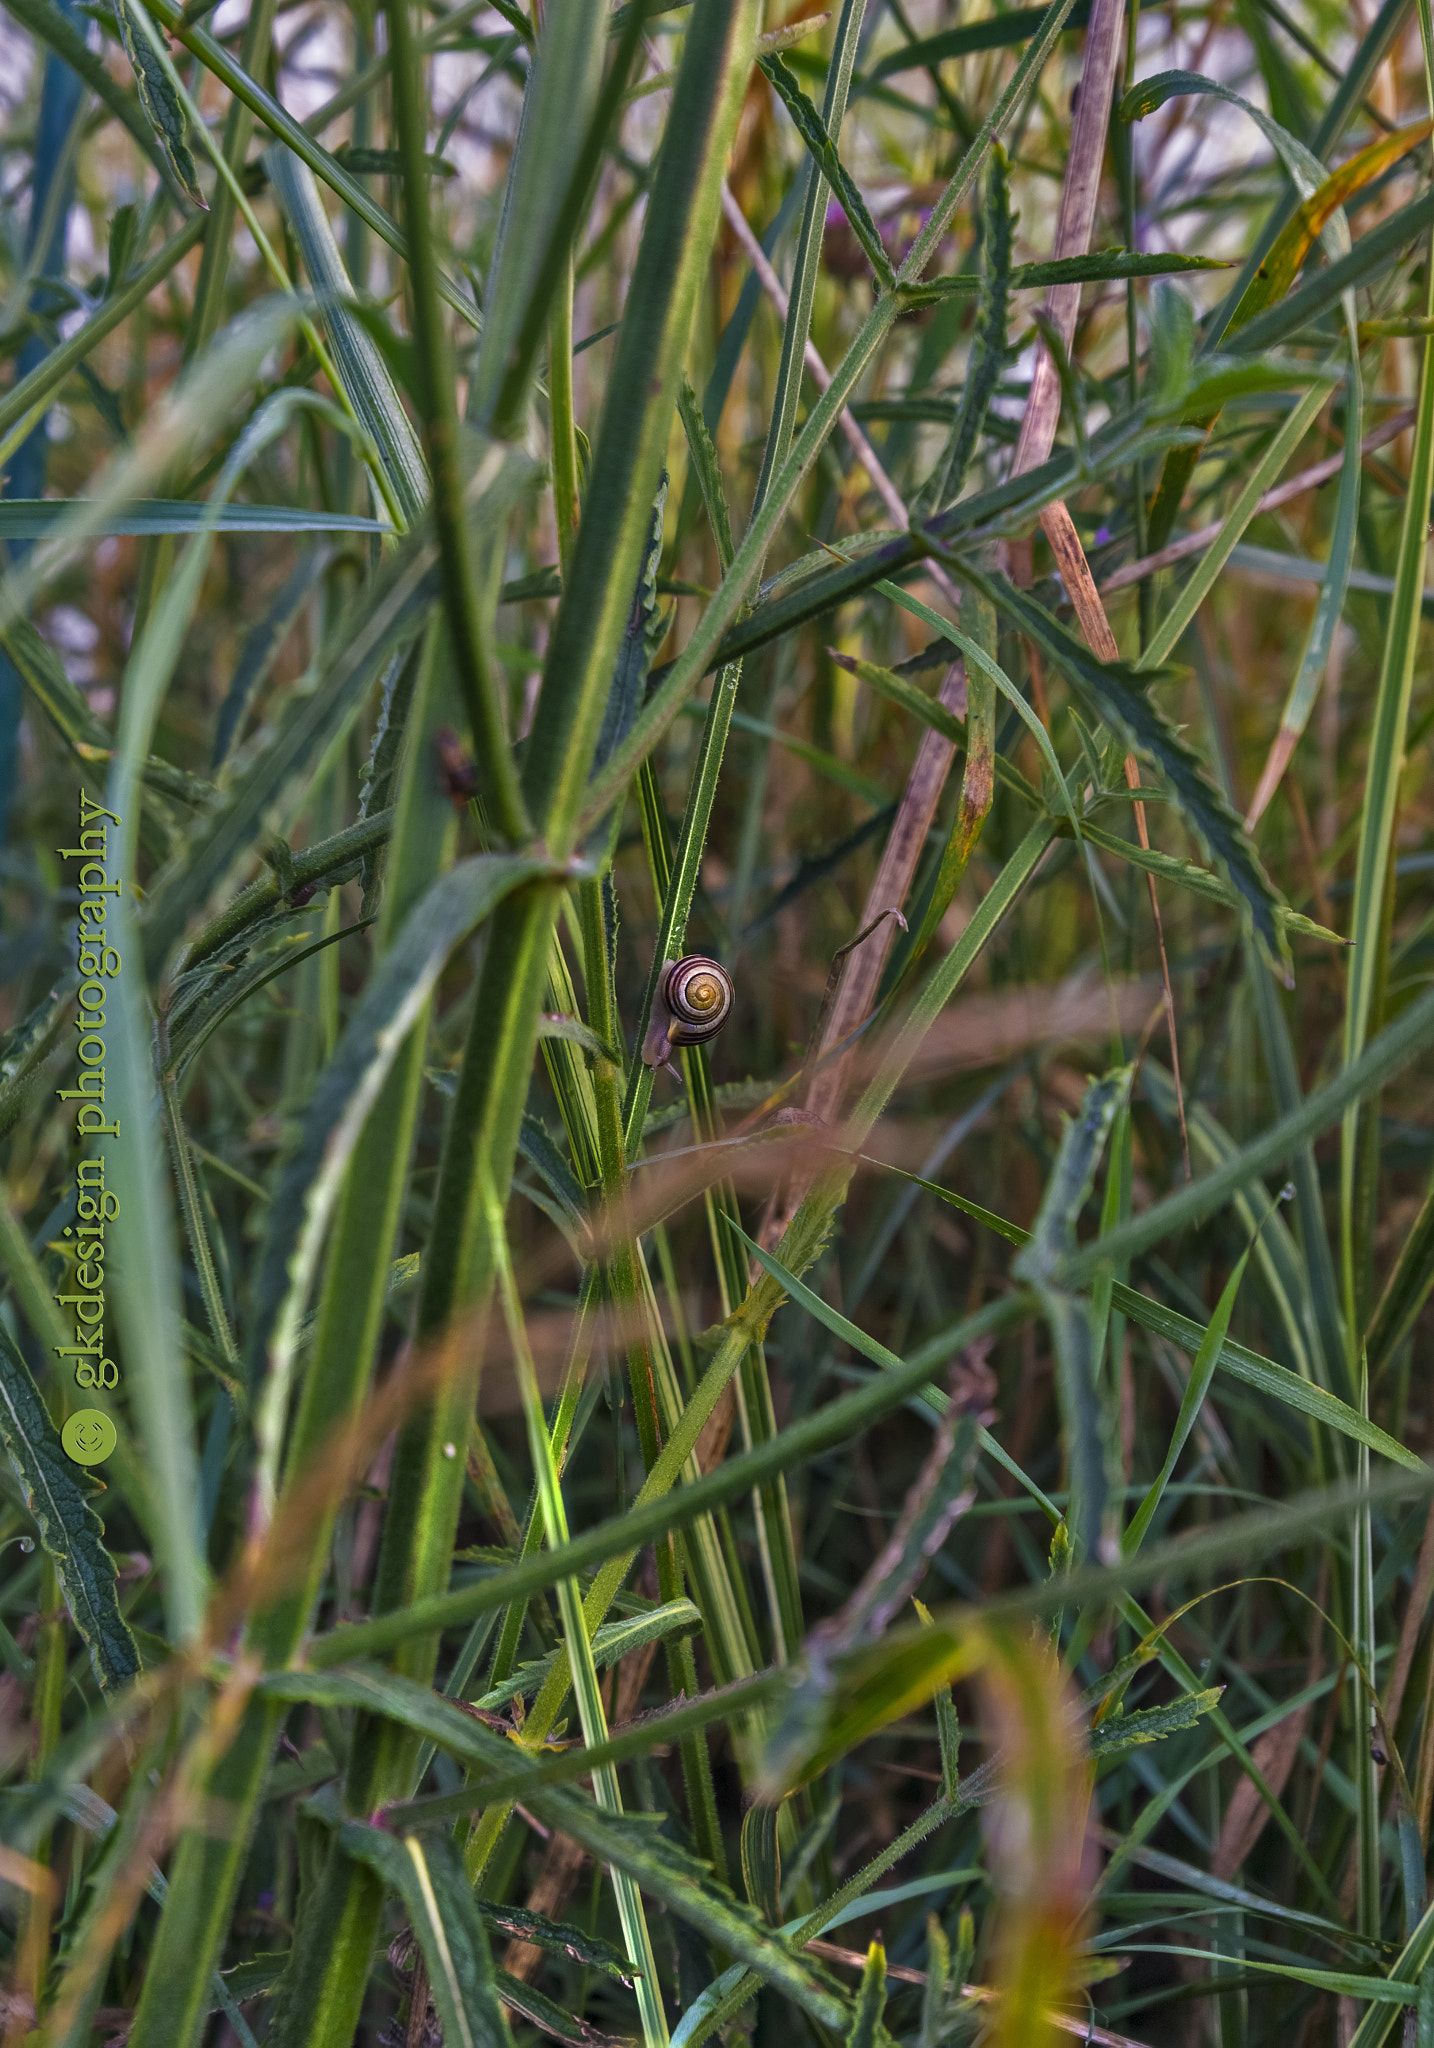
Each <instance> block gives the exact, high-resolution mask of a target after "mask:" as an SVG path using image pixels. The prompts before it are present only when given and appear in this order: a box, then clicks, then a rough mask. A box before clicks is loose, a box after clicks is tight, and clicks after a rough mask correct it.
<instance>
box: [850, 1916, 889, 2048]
mask: <svg viewBox="0 0 1434 2048" xmlns="http://www.w3.org/2000/svg"><path fill="white" fill-rule="evenodd" d="M885 2010H886V1950H885V1949H884V1948H883V1947H882V1945H881V1943H880V1941H874V1942H873V1943H872V1944H871V1947H870V1948H869V1949H868V1950H867V1952H866V1965H865V1967H864V1969H863V1970H862V1973H861V1989H860V1990H859V1991H858V1992H857V1995H856V2016H855V2017H854V2019H853V2020H852V2023H851V2028H850V2031H849V2032H848V2034H847V2037H846V2048H876V2043H877V2041H878V2040H879V2039H880V2038H881V2034H882V2025H881V2015H882V2013H883V2012H884V2011H885Z"/></svg>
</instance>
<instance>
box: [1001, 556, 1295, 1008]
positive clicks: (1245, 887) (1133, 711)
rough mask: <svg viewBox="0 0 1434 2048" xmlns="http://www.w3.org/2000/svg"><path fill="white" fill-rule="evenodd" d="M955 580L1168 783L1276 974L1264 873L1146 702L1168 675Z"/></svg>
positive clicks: (1270, 896) (1220, 801)
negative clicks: (1106, 657) (1109, 656)
mask: <svg viewBox="0 0 1434 2048" xmlns="http://www.w3.org/2000/svg"><path fill="white" fill-rule="evenodd" d="M961 574H962V577H963V578H964V579H965V580H966V581H968V582H969V583H971V584H972V585H973V586H974V587H975V588H976V589H977V590H979V591H981V592H982V593H983V595H985V596H987V597H989V598H990V599H991V601H992V603H993V604H995V605H997V606H999V608H1000V609H1001V610H1002V611H1004V612H1005V613H1006V615H1007V616H1008V617H1009V618H1012V619H1014V620H1015V622H1016V624H1017V625H1018V626H1019V627H1020V629H1021V631H1022V632H1023V633H1025V634H1026V635H1027V636H1028V637H1029V638H1030V639H1031V640H1032V641H1033V642H1034V643H1035V645H1036V646H1037V647H1039V649H1040V650H1041V652H1042V653H1043V654H1044V655H1045V657H1046V659H1047V660H1048V661H1049V662H1050V663H1051V664H1052V666H1053V667H1055V668H1057V669H1059V670H1060V672H1061V674H1062V675H1063V676H1064V677H1065V679H1066V681H1067V682H1068V683H1069V684H1070V685H1071V687H1072V688H1073V689H1074V690H1075V692H1076V694H1077V696H1078V697H1079V698H1080V699H1081V701H1082V703H1083V704H1084V705H1085V707H1086V708H1087V710H1088V712H1089V713H1090V715H1091V716H1092V717H1096V718H1100V719H1102V720H1104V722H1105V723H1106V724H1107V725H1109V726H1111V727H1112V728H1113V729H1114V730H1115V731H1116V732H1118V733H1119V734H1120V736H1121V738H1122V739H1123V740H1124V741H1125V742H1126V744H1127V746H1129V747H1131V748H1132V749H1133V750H1134V751H1136V752H1138V753H1141V754H1143V755H1144V756H1145V758H1146V759H1147V760H1149V761H1153V762H1154V763H1155V765H1156V767H1158V768H1159V769H1160V771H1161V773H1162V774H1163V775H1164V776H1165V778H1166V780H1167V781H1168V782H1169V783H1170V785H1171V788H1172V791H1173V792H1174V795H1175V799H1176V801H1177V802H1178V804H1179V806H1180V810H1181V814H1182V815H1183V817H1184V818H1185V821H1186V823H1187V824H1188V825H1189V826H1190V827H1191V829H1192V830H1193V831H1194V833H1195V834H1196V837H1197V838H1198V839H1199V840H1200V841H1201V843H1202V844H1203V845H1204V847H1205V849H1206V851H1207V852H1208V853H1209V854H1210V856H1211V857H1212V858H1213V859H1215V860H1217V861H1218V862H1219V863H1220V865H1221V866H1222V867H1223V868H1224V869H1225V871H1226V873H1227V874H1228V875H1229V878H1230V880H1231V881H1232V882H1233V884H1234V885H1235V888H1236V889H1237V890H1238V892H1239V895H1240V899H1241V902H1242V904H1243V906H1244V910H1245V912H1246V913H1247V914H1248V916H1249V919H1250V922H1251V924H1252V926H1253V928H1254V930H1255V932H1256V934H1257V936H1258V937H1259V939H1260V942H1261V944H1262V945H1263V946H1264V948H1265V950H1266V952H1267V953H1268V954H1269V956H1270V958H1271V960H1272V961H1274V962H1276V963H1277V964H1278V967H1279V970H1280V972H1281V973H1282V974H1284V975H1287V974H1288V959H1289V948H1288V945H1287V943H1286V940H1285V936H1284V932H1283V930H1282V928H1281V923H1280V918H1279V914H1278V913H1279V910H1280V908H1281V906H1282V899H1281V897H1280V895H1279V892H1278V891H1277V890H1276V888H1275V886H1274V884H1273V882H1271V880H1270V878H1269V876H1268V875H1267V874H1266V873H1265V870H1264V867H1263V865H1262V863H1261V861H1260V857H1259V854H1258V853H1257V852H1256V851H1255V847H1254V844H1253V842H1252V841H1251V839H1250V837H1249V835H1248V834H1247V833H1246V831H1245V828H1244V826H1243V825H1242V824H1241V822H1240V820H1239V818H1237V817H1236V815H1235V813H1234V811H1232V810H1231V808H1230V806H1229V804H1228V803H1226V801H1225V799H1224V797H1223V796H1222V795H1221V794H1220V792H1219V790H1218V789H1216V787H1215V785H1214V784H1213V783H1212V782H1211V781H1210V779H1209V777H1208V776H1207V775H1206V773H1205V770H1204V766H1203V764H1202V762H1201V760H1200V758H1199V756H1198V755H1197V754H1196V753H1195V752H1194V751H1193V749H1192V748H1190V747H1188V746H1187V745H1186V744H1185V742H1184V740H1182V739H1181V738H1180V736H1179V734H1178V733H1177V732H1176V730H1175V728H1174V727H1173V726H1172V725H1171V724H1170V721H1169V720H1168V719H1167V718H1166V717H1165V714H1164V713H1163V712H1162V711H1161V710H1160V709H1159V708H1158V707H1157V706H1156V705H1155V704H1154V703H1153V702H1152V701H1151V698H1150V697H1149V695H1148V694H1147V691H1148V689H1149V686H1150V685H1151V684H1152V683H1154V682H1157V681H1159V680H1161V679H1162V678H1166V677H1168V676H1169V673H1170V672H1169V671H1168V670H1144V671H1140V670H1137V669H1135V668H1133V667H1132V666H1131V664H1130V663H1129V662H1124V661H1111V662H1103V661H1098V660H1097V659H1096V657H1095V655H1093V654H1092V653H1091V651H1090V649H1089V648H1088V647H1087V646H1086V645H1085V643H1084V642H1083V641H1081V640H1078V639H1077V638H1076V636H1075V635H1074V634H1073V633H1071V632H1069V631H1067V629H1066V628H1065V627H1064V626H1063V625H1061V623H1060V621H1059V620H1058V619H1056V618H1054V617H1053V616H1052V615H1051V613H1050V612H1048V611H1047V610H1046V608H1045V606H1044V605H1042V604H1039V603H1037V601H1036V599H1035V598H1033V597H1032V596H1031V595H1030V594H1029V592H1027V591H1024V590H1017V589H1016V587H1015V585H1014V584H1013V583H1011V582H1009V581H1008V580H1007V579H1006V578H1005V577H1004V576H991V575H988V574H987V573H986V572H985V570H983V569H979V568H977V567H976V566H975V565H974V564H973V563H971V562H969V561H966V560H963V561H962V564H961Z"/></svg>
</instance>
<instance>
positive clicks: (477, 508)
mask: <svg viewBox="0 0 1434 2048" xmlns="http://www.w3.org/2000/svg"><path fill="white" fill-rule="evenodd" d="M531 476H532V466H531V464H530V463H529V461H528V459H527V457H526V456H524V455H522V454H520V453H518V452H517V451H504V452H502V453H500V452H499V451H496V450H494V451H490V454H489V455H488V456H486V457H485V458H484V459H483V460H482V461H481V462H480V463H479V465H478V467H477V469H476V470H475V472H474V475H473V478H472V481H471V483H470V485H469V523H470V530H471V531H472V532H473V533H474V534H475V535H477V534H481V533H483V532H486V531H491V530H492V529H493V528H494V527H496V526H497V525H498V524H499V523H500V522H501V521H502V519H503V518H504V517H505V516H506V514H507V513H508V511H509V510H510V509H511V507H512V505H513V504H514V503H515V502H516V500H517V499H518V498H519V497H520V496H521V494H522V493H523V491H525V490H526V488H527V486H528V483H529V480H530V479H531ZM437 594H438V551H437V547H436V544H435V542H434V540H433V538H432V535H431V532H430V531H429V529H428V526H427V523H426V522H425V523H424V524H423V525H422V526H421V527H420V528H419V530H418V531H417V532H415V533H412V534H409V535H408V536H407V537H406V539H405V540H404V541H403V543H402V545H401V546H399V547H397V548H396V549H395V550H394V553H393V556H392V558H391V560H390V561H388V562H386V563H385V564H384V566H383V568H382V569H381V570H380V572H379V575H378V576H377V578H376V579H375V581H374V584H373V586H372V588H371V590H370V592H369V594H368V596H367V598H366V599H365V601H364V602H363V603H362V604H361V605H359V606H357V607H356V608H355V612H354V616H353V619H352V621H351V623H348V624H347V625H346V626H345V628H344V629H343V630H341V631H340V632H339V633H338V634H337V635H336V636H335V638H334V640H333V641H332V642H331V643H330V651H329V652H328V655H327V660H326V663H325V667H324V670H323V673H322V674H321V675H320V677H319V679H318V681H317V683H316V684H315V685H314V687H313V689H311V690H309V691H307V692H305V693H303V694H298V695H293V696H291V697H290V698H289V700H288V702H287V703H286V704H285V706H284V709H283V712H282V714H281V715H280V717H279V719H278V720H277V722H276V725H275V729H274V733H273V736H272V738H271V739H270V740H269V741H268V743H267V744H266V745H265V746H263V747H262V748H260V749H259V750H258V752H257V753H255V755H254V756H253V758H252V759H251V760H250V761H249V762H248V764H247V765H246V767H245V769H244V771H243V772H242V774H239V775H236V776H235V778H234V780H233V781H232V782H231V783H229V784H228V786H227V787H226V788H225V790H224V792H223V796H222V798H221V801H220V802H219V804H217V805H216V806H215V807H214V808H213V809H212V810H211V811H209V812H207V813H206V814H205V815H204V816H203V817H202V818H201V819H200V820H199V822H198V823H197V825H196V826H195V828H194V831H193V832H192V834H191V836H190V840H189V843H188V845H187V846H186V848H185V849H184V852H183V855H182V858H181V859H179V860H178V861H176V862H175V863H174V865H173V866H172V867H170V868H168V869H167V870H166V871H165V872H164V873H163V874H162V875H160V876H159V877H158V878H157V879H156V881H155V884H154V886H153V889H152V891H151V894H150V899H149V902H148V903H147V905H146V906H145V915H144V919H143V927H142V928H143V932H144V953H145V961H146V965H147V967H148V969H149V971H150V973H152V974H154V973H157V972H158V970H159V969H160V967H161V966H162V965H163V964H164V961H165V960H166V958H167V957H168V955H169V952H170V950H171V948H172V947H173V946H174V945H175V943H176V941H177V940H178V939H179V938H180V937H181V935H182V933H183V930H184V926H185V924H186V923H187V921H188V919H189V918H190V916H191V915H192V914H193V913H194V912H195V911H196V910H199V909H200V908H202V907H203V906H204V905H205V904H206V903H207V902H208V901H209V899H210V897H211V896H212V895H213V894H214V892H215V891H216V890H218V889H219V888H220V887H221V886H222V885H223V883H224V881H225V879H226V878H227V877H228V875H229V874H230V873H231V871H232V870H233V869H234V867H235V866H236V865H237V864H238V863H239V862H240V861H243V860H246V859H252V857H253V847H254V843H255V841H256V839H257V840H258V841H260V843H262V842H263V840H264V839H265V838H266V837H269V836H272V835H276V834H283V833H286V832H287V831H288V830H289V829H290V827H291V826H292V823H293V820H294V818H295V817H296V816H297V814H298V811H299V810H300V809H301V808H302V806H303V803H304V802H305V801H306V799H307V797H308V795H309V793H310V789H311V786H312V776H313V772H314V769H315V767H316V766H317V764H318V763H319V762H320V761H321V760H322V759H323V758H324V756H325V755H326V754H327V753H328V752H329V750H330V749H331V748H333V747H335V746H337V745H338V744H339V742H340V741H341V739H342V738H343V736H344V735H345V734H346V733H347V732H348V731H349V729H350V727H351V726H352V724H353V722H354V720H355V719H356V718H357V717H358V714H359V711H360V708H361V706H362V704H363V701H364V698H365V696H366V695H367V693H368V691H369V690H370V689H371V688H372V687H373V685H374V684H375V682H376V681H377V680H378V678H379V676H380V675H381V674H382V672H383V670H384V669H385V667H386V666H387V664H388V662H389V660H390V659H391V658H392V657H393V656H394V655H395V653H396V652H397V651H398V650H400V649H404V648H406V647H407V646H408V645H409V644H410V643H411V642H412V640H413V639H414V638H415V637H416V636H417V634H418V633H419V631H420V629H421V628H422V626H423V624H424V621H425V619H426V618H427V615H428V613H429V611H430V610H431V609H432V607H433V604H434V602H435V600H436V598H437Z"/></svg>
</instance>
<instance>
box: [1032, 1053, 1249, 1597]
mask: <svg viewBox="0 0 1434 2048" xmlns="http://www.w3.org/2000/svg"><path fill="white" fill-rule="evenodd" d="M1134 1072H1135V1070H1134V1068H1133V1067H1129V1066H1125V1067H1117V1068H1115V1069H1114V1070H1113V1071H1112V1072H1111V1073H1108V1074H1105V1075H1103V1076H1102V1077H1101V1078H1100V1079H1099V1080H1098V1081H1092V1082H1091V1083H1090V1085H1089V1087H1088V1088H1087V1089H1086V1091H1085V1095H1084V1098H1083V1099H1082V1102H1081V1106H1080V1113H1079V1115H1078V1116H1076V1117H1075V1118H1073V1119H1072V1120H1071V1121H1070V1122H1068V1123H1067V1125H1066V1127H1065V1130H1064V1132H1063V1133H1062V1136H1061V1145H1060V1151H1059V1152H1058V1153H1057V1155H1056V1163H1055V1166H1054V1167H1053V1168H1052V1170H1051V1176H1050V1179H1049V1180H1048V1182H1047V1183H1046V1191H1045V1194H1044V1195H1043V1197H1042V1199H1041V1206H1040V1209H1039V1211H1038V1213H1037V1216H1036V1221H1035V1227H1034V1229H1033V1230H1032V1232H1031V1241H1030V1243H1029V1244H1028V1245H1027V1246H1026V1248H1025V1249H1024V1251H1022V1252H1021V1253H1020V1254H1019V1256H1018V1257H1017V1259H1016V1261H1015V1264H1014V1266H1013V1269H1012V1270H1013V1271H1014V1272H1015V1273H1016V1274H1017V1275H1018V1276H1019V1278H1021V1279H1022V1280H1028V1281H1030V1282H1031V1283H1032V1285H1033V1286H1034V1287H1035V1288H1036V1291H1037V1292H1038V1293H1039V1295H1040V1297H1041V1303H1042V1306H1043V1307H1044V1309H1045V1312H1046V1319H1047V1321H1048V1322H1049V1323H1050V1326H1051V1335H1052V1338H1053V1339H1054V1344H1055V1353H1056V1368H1057V1369H1056V1391H1057V1394H1058V1397H1059V1401H1060V1410H1061V1421H1062V1425H1063V1428H1064V1432H1065V1439H1066V1457H1067V1460H1068V1462H1069V1466H1070V1506H1069V1509H1068V1510H1067V1520H1068V1522H1069V1524H1070V1532H1071V1536H1072V1537H1073V1539H1074V1541H1075V1544H1076V1547H1077V1551H1078V1553H1079V1554H1080V1555H1081V1556H1082V1557H1083V1558H1087V1557H1092V1556H1094V1555H1095V1550H1096V1544H1097V1541H1098V1539H1099V1536H1100V1531H1101V1522H1102V1519H1103V1517H1104V1514H1105V1503H1106V1493H1107V1485H1106V1470H1105V1462H1106V1461H1105V1439H1106V1431H1105V1428H1104V1427H1103V1418H1102V1413H1101V1398H1100V1393H1099V1391H1098V1389H1097V1387H1096V1383H1095V1359H1094V1347H1093V1345H1092V1342H1091V1323H1090V1305H1089V1303H1088V1302H1086V1301H1085V1300H1083V1299H1082V1298H1081V1297H1079V1296H1077V1295H1073V1294H1071V1293H1070V1292H1068V1291H1067V1290H1066V1289H1065V1288H1063V1287H1061V1286H1060V1285H1058V1284H1057V1283H1056V1282H1055V1280H1054V1278H1053V1276H1054V1274H1055V1272H1056V1269H1057V1267H1058V1265H1059V1262H1060V1260H1061V1257H1062V1255H1063V1254H1064V1253H1066V1252H1068V1251H1071V1250H1073V1249H1074V1247H1075V1242H1076V1223H1077V1221H1078V1219H1079V1217H1080V1212H1081V1210H1082V1208H1083V1207H1084V1206H1085V1203H1086V1199H1087V1197H1088V1196H1089V1194H1090V1191H1091V1188H1092V1186H1093V1185H1094V1182H1095V1174H1096V1168H1097V1167H1098V1166H1099V1164H1100V1161H1101V1157H1102V1154H1103V1153H1104V1151H1105V1147H1106V1141H1107V1139H1108V1138H1109V1136H1110V1132H1111V1127H1112V1125H1113V1124H1114V1122H1115V1119H1116V1117H1117V1115H1118V1114H1119V1113H1120V1111H1121V1110H1122V1109H1123V1108H1124V1107H1125V1105H1126V1103H1127V1101H1128V1100H1129V1098H1130V1084H1131V1081H1132V1078H1133V1076H1134ZM1217 1348H1218V1346H1217Z"/></svg>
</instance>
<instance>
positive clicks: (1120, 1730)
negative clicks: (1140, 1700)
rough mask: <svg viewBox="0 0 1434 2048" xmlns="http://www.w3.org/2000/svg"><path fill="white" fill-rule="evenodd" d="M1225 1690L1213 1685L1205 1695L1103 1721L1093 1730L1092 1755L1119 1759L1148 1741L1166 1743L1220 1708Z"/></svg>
mask: <svg viewBox="0 0 1434 2048" xmlns="http://www.w3.org/2000/svg"><path fill="white" fill-rule="evenodd" d="M1224 1690H1225V1688H1224V1686H1223V1685H1212V1686H1211V1687H1210V1688H1209V1689H1208V1691H1206V1692H1187V1693H1182V1694H1181V1696H1180V1698H1179V1699H1178V1700H1171V1702H1170V1704H1169V1705H1168V1706H1164V1707H1142V1708H1140V1709H1139V1710H1138V1711H1137V1712H1136V1713H1133V1714H1117V1715H1115V1716H1113V1717H1112V1718H1111V1719H1110V1720H1108V1721H1101V1722H1099V1723H1098V1724H1097V1726H1096V1727H1094V1728H1092V1729H1091V1731H1090V1753H1091V1755H1092V1756H1093V1757H1103V1756H1120V1755H1122V1754H1123V1753H1124V1751H1126V1750H1127V1749H1138V1748H1140V1747H1142V1745H1144V1744H1145V1743H1147V1742H1163V1741H1164V1740H1165V1737H1166V1736H1167V1735H1180V1734H1183V1733H1184V1731H1185V1730H1186V1729H1187V1728H1193V1727H1194V1726H1195V1723H1196V1722H1197V1721H1198V1720H1199V1719H1200V1717H1201V1715H1202V1714H1209V1713H1211V1712H1213V1711H1214V1709H1215V1708H1216V1707H1218V1706H1219V1704H1220V1695H1221V1693H1222V1692H1223V1691H1224Z"/></svg>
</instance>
